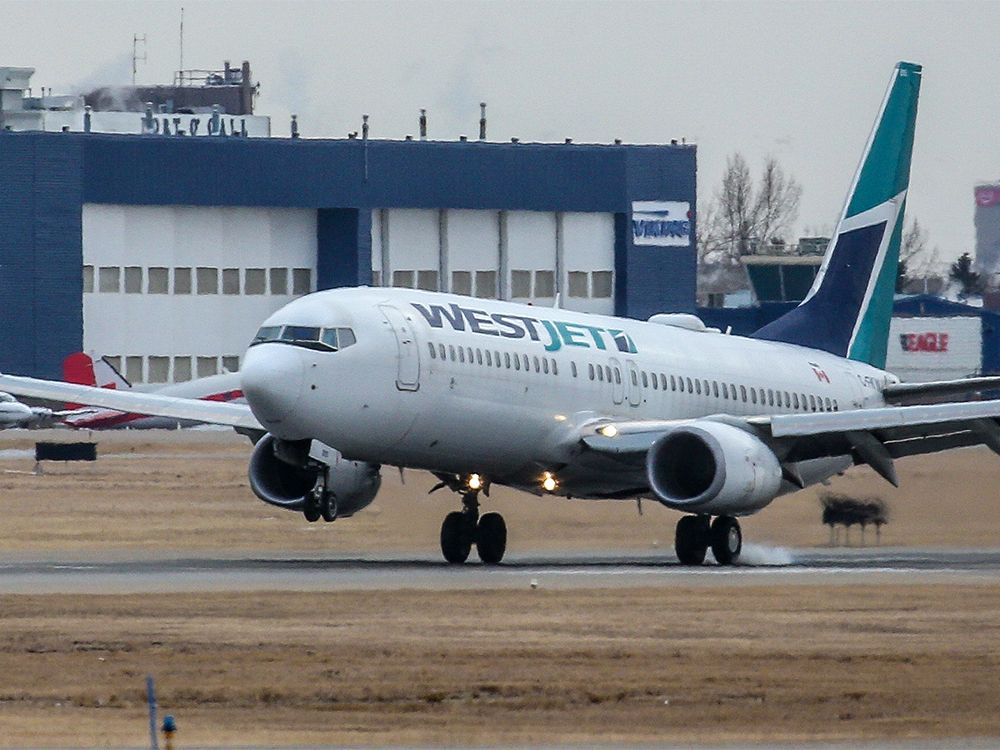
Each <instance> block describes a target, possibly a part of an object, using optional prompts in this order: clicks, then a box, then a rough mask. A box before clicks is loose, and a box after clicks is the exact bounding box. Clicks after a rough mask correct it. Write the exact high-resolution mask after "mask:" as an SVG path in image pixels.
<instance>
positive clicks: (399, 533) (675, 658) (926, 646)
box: [0, 431, 1000, 747]
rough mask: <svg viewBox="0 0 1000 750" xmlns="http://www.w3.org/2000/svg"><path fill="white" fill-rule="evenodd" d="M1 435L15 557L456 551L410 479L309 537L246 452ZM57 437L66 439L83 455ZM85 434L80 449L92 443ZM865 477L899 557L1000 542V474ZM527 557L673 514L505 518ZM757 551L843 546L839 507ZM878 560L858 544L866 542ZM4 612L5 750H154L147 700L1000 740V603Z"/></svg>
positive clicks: (549, 504) (728, 593)
mask: <svg viewBox="0 0 1000 750" xmlns="http://www.w3.org/2000/svg"><path fill="white" fill-rule="evenodd" d="M39 437H42V436H41V435H39V434H36V433H14V432H11V433H6V434H3V435H0V471H2V472H3V474H2V475H0V490H2V491H0V503H2V514H3V523H2V524H0V545H2V549H3V553H2V556H6V557H8V558H25V557H38V558H44V559H53V558H55V559H74V558H83V559H87V558H94V559H106V558H133V557H142V556H147V555H151V556H161V557H171V556H182V555H212V556H227V555H232V556H238V555H243V554H248V555H249V554H260V553H265V554H286V553H287V554H295V553H313V554H329V555H331V556H339V555H348V554H352V553H358V552H361V553H378V552H385V553H386V554H389V553H397V552H406V553H416V554H420V555H435V554H436V553H437V535H438V528H439V524H440V521H441V519H442V517H443V516H444V514H445V513H446V512H447V511H448V510H451V509H453V508H454V507H456V499H455V498H454V496H450V495H448V494H447V493H444V492H441V493H437V494H435V495H431V496H428V495H427V490H428V489H429V487H430V486H431V485H432V483H433V480H432V479H431V478H429V477H428V476H426V475H423V474H419V473H412V474H408V475H407V477H406V483H405V485H404V484H401V483H400V480H399V476H398V474H396V473H395V472H393V471H387V472H386V474H385V484H384V490H383V492H382V494H381V495H380V496H379V498H378V499H377V500H376V502H375V503H374V504H373V506H371V507H370V508H369V509H367V510H365V511H364V512H362V513H360V514H359V515H358V516H357V517H355V518H353V519H349V520H345V521H342V522H337V523H334V524H323V523H322V522H320V523H316V524H308V523H306V522H305V521H304V520H303V519H302V518H301V517H299V516H297V515H296V514H292V513H286V512H282V511H278V510H277V509H272V508H269V507H267V506H265V505H263V504H261V503H260V502H258V501H257V500H256V499H254V498H253V497H252V495H251V494H250V491H249V488H248V486H247V481H246V477H245V470H246V458H247V456H248V454H249V444H248V443H247V442H246V441H245V440H244V439H242V438H237V437H235V436H233V435H231V434H229V433H225V432H213V431H188V432H182V433H174V434H148V433H147V434H143V433H138V434H135V433H133V434H129V433H114V434H108V433H106V434H101V435H99V436H98V439H99V442H100V455H101V457H100V459H99V460H98V461H97V462H96V463H94V464H90V465H73V464H66V465H61V464H47V465H46V466H45V467H44V471H43V473H42V474H41V475H33V474H32V473H30V472H31V469H32V466H33V461H32V460H31V458H30V457H28V456H27V455H26V454H25V453H24V451H25V450H26V449H28V448H30V447H31V446H32V445H33V442H34V440H35V439H37V438H39ZM58 437H60V438H62V439H66V437H67V435H66V433H60V434H59V435H58ZM76 437H77V438H79V437H80V436H76ZM899 469H900V476H901V479H902V484H903V486H902V489H900V490H894V489H893V488H891V487H889V486H888V485H886V484H885V483H884V482H882V481H881V480H879V479H878V478H877V477H875V476H874V475H872V474H871V472H869V471H867V470H864V469H862V470H855V471H853V472H851V473H849V474H848V475H847V476H845V477H842V478H838V479H836V480H835V481H834V482H833V483H832V485H831V487H830V488H829V489H830V490H832V491H836V492H841V493H847V494H852V495H855V496H861V497H864V496H869V495H874V496H879V497H882V498H884V499H885V500H886V501H887V502H888V503H889V505H890V509H891V520H890V523H889V525H888V526H887V527H886V529H885V531H884V533H883V543H885V544H891V545H902V546H906V545H933V546H943V547H961V546H985V547H995V546H997V542H996V538H997V535H996V529H997V528H998V523H997V521H998V520H1000V510H998V506H1000V503H998V502H997V499H996V497H995V494H996V491H995V488H996V487H997V486H998V485H1000V482H998V480H1000V459H998V458H996V457H994V456H993V455H992V454H990V453H988V452H986V451H980V450H966V451H959V452H954V453H951V454H946V455H944V456H936V457H931V458H916V459H907V460H904V461H902V462H900V464H899ZM486 506H487V507H489V508H490V509H497V510H500V511H501V512H503V513H504V514H505V516H506V518H507V521H508V524H509V526H510V549H511V550H512V551H515V552H519V551H520V552H535V551H545V550H584V551H585V550H622V551H627V550H649V549H652V548H654V547H655V548H658V549H662V550H663V553H664V557H665V558H668V559H672V553H671V551H670V541H671V539H672V535H673V524H674V522H675V520H676V514H674V513H672V512H669V511H667V510H665V509H663V508H661V507H657V506H656V504H655V503H646V504H645V506H644V510H645V513H644V515H643V516H641V517H640V516H639V515H638V514H637V512H636V508H635V505H634V504H632V503H613V502H597V503H592V502H585V501H564V500H558V499H552V498H547V499H538V498H535V497H531V496H526V495H523V494H519V493H514V492H511V491H506V490H503V489H502V488H499V489H497V490H496V491H495V492H494V493H493V497H492V498H491V499H490V500H488V501H486ZM745 529H746V536H747V537H748V539H750V540H752V541H755V542H760V543H767V544H773V545H778V546H816V545H824V544H826V543H827V540H828V532H827V530H826V528H825V527H823V526H822V525H821V524H820V505H819V500H818V492H817V491H814V490H813V491H808V492H802V493H799V494H798V495H795V496H792V497H787V498H782V499H779V500H778V501H776V502H775V503H774V505H773V506H772V507H770V508H768V509H766V510H765V511H764V512H763V513H761V514H759V515H758V516H756V517H754V518H752V519H749V520H748V521H747V522H746V523H745ZM855 541H857V539H855ZM399 586H400V589H399V590H397V591H366V592H346V591H344V592H334V593H330V592H325V593H304V592H274V591H271V592H268V591H261V592H254V593H250V594H234V593H225V592H222V593H202V594H169V595H160V596H154V595H139V594H128V595H104V596H82V595H74V594H72V593H67V594H51V595H45V596H30V595H7V596H0V747H42V746H48V747H53V746H122V745H131V746H138V745H141V744H142V743H143V742H144V741H145V732H146V725H145V720H144V706H143V696H142V688H143V679H144V676H145V675H146V674H147V673H154V674H155V675H156V676H157V679H158V684H159V689H160V702H161V706H162V709H163V710H164V711H167V712H172V713H174V714H175V715H176V716H177V718H178V722H179V725H180V733H179V739H180V740H181V743H180V746H191V745H196V744H202V745H206V744H207V745H211V744H230V745H252V744H258V743H273V744H279V745H282V744H293V743H299V744H318V743H351V744H375V745H379V744H410V743H417V744H420V743H424V744H427V743H429V744H438V743H446V744H490V743H503V742H507V743H511V742H524V743H528V742H541V741H549V742H552V741H558V742H573V741H585V740H595V741H607V742H614V741H639V740H648V741H654V740H660V741H664V740H669V741H675V742H686V741H689V740H690V741H695V740H698V741H707V740H736V739H755V738H762V739H763V738H775V739H793V740H794V739H796V738H805V737H811V738H817V737H819V738H862V737H900V738H907V737H935V736H954V737H959V736H984V735H985V736H997V735H1000V718H998V714H997V712H996V710H995V708H996V706H998V705H1000V680H998V679H997V675H998V674H1000V656H998V650H997V648H996V644H997V643H998V642H1000V581H995V582H994V581H988V580H987V581H983V582H980V583H978V584H975V585H973V584H969V585H957V584H954V583H951V584H935V585H930V584H924V583H920V582H919V579H915V580H914V582H913V583H910V584H890V583H871V584H866V585H861V586H858V587H855V588H849V587H840V586H832V585H826V586H808V585H792V584H789V585H778V584H775V585H773V586H768V587H762V588H754V587H750V586H748V585H746V584H744V585H741V586H735V587H731V586H726V585H719V586H712V587H699V588H696V589H683V588H677V589H672V588H667V587H658V588H650V589H635V588H624V589H592V590H587V589H582V590H580V589H576V590H547V589H546V588H544V587H543V588H542V589H539V590H537V591H532V590H530V589H525V590H523V591H521V590H504V591H499V590H491V591H445V592H428V591H421V592H417V591H412V590H406V581H405V580H402V581H400V584H399Z"/></svg>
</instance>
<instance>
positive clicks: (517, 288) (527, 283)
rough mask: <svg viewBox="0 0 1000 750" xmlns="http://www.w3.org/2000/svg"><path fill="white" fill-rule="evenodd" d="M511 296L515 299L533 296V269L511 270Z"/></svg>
mask: <svg viewBox="0 0 1000 750" xmlns="http://www.w3.org/2000/svg"><path fill="white" fill-rule="evenodd" d="M510 296H511V297H512V298H514V299H518V298H521V299H526V298H528V297H530V296H531V271H511V272H510Z"/></svg>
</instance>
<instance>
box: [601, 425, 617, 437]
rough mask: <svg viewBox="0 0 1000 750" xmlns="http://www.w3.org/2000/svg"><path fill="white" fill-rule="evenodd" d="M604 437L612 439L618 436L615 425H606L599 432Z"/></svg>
mask: <svg viewBox="0 0 1000 750" xmlns="http://www.w3.org/2000/svg"><path fill="white" fill-rule="evenodd" d="M598 432H599V433H601V434H602V435H604V437H609V438H612V437H614V436H615V435H617V434H618V428H617V427H615V426H614V425H613V424H606V425H604V426H603V427H601V428H600V429H599V430H598Z"/></svg>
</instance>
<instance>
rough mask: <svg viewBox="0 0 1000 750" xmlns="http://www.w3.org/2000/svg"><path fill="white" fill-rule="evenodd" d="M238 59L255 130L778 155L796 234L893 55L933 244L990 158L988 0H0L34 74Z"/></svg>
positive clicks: (150, 69) (825, 207)
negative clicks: (142, 39)
mask: <svg viewBox="0 0 1000 750" xmlns="http://www.w3.org/2000/svg"><path fill="white" fill-rule="evenodd" d="M182 6H183V7H184V8H185V11H184V19H185V25H184V66H185V68H217V67H221V66H222V61H223V60H225V59H228V60H231V61H232V62H233V63H234V64H238V63H239V61H241V60H244V59H246V60H250V62H251V64H252V66H253V72H254V77H255V78H256V79H257V80H258V81H260V83H261V97H260V99H259V100H258V112H259V113H261V114H269V115H271V116H272V117H273V122H272V129H273V132H274V133H275V134H276V135H286V134H287V133H288V115H289V113H291V112H296V113H298V114H299V118H300V122H301V129H302V132H303V134H304V135H306V136H343V135H344V134H346V133H347V132H348V131H351V130H357V129H359V127H360V119H361V114H362V113H363V112H367V113H369V114H370V115H371V118H372V119H371V122H372V135H373V136H374V137H394V138H395V137H402V136H403V135H405V134H408V133H415V132H416V128H417V124H416V122H417V116H418V110H419V109H420V108H421V107H426V108H427V110H428V117H429V120H430V135H431V137H434V138H442V139H450V138H456V137H457V136H458V135H459V134H467V135H469V136H471V137H475V135H476V134H477V129H478V125H477V123H478V118H479V111H478V103H479V101H480V100H485V101H486V102H488V104H489V112H488V116H489V121H490V124H489V136H490V139H491V140H507V139H509V138H510V137H511V136H518V137H520V138H521V139H522V140H543V141H548V140H553V141H554V140H559V141H561V140H562V139H563V138H565V137H572V138H574V140H576V141H594V142H610V141H612V140H613V139H614V138H622V139H624V140H625V141H626V142H632V143H664V142H668V141H669V140H670V139H671V138H687V140H688V142H694V143H697V145H698V183H699V186H698V187H699V195H700V197H701V200H704V199H705V198H707V197H709V196H710V195H711V194H712V192H714V190H715V189H716V186H717V185H718V183H719V179H720V177H721V174H722V170H723V167H724V165H725V159H726V156H727V155H729V154H732V153H733V152H736V151H740V152H742V153H743V154H744V155H745V156H746V157H747V158H748V160H749V161H750V162H751V164H753V165H755V166H759V164H760V163H761V161H762V160H763V159H764V158H765V156H767V155H769V154H773V155H775V156H777V157H778V158H779V160H780V161H781V163H782V164H783V165H784V166H785V168H786V169H787V171H788V172H790V173H791V174H792V175H793V176H794V177H795V178H796V179H797V180H798V181H799V182H800V183H801V185H802V188H803V196H802V204H801V211H800V216H799V222H798V227H797V229H798V230H799V233H802V234H810V233H823V232H829V231H830V230H831V228H832V225H833V223H834V222H835V220H836V218H837V215H838V213H839V211H840V209H841V205H842V202H843V199H844V193H845V191H846V190H847V187H848V185H849V182H850V178H851V175H852V174H853V171H854V169H855V167H856V165H857V161H858V158H859V156H860V152H861V149H862V148H863V146H864V143H865V139H866V137H867V135H868V131H869V129H870V127H871V123H872V120H873V118H874V116H875V114H876V110H877V108H878V105H879V103H880V101H881V97H882V95H883V93H884V90H885V87H886V84H887V82H888V80H889V75H890V73H891V70H892V66H893V65H894V64H895V63H896V62H897V61H898V60H912V61H914V62H919V63H922V64H923V65H924V82H923V87H922V90H921V99H920V113H919V117H918V121H917V140H916V145H915V153H914V159H913V172H912V175H911V179H910V199H909V204H908V214H909V215H910V216H916V217H917V218H918V219H919V220H920V223H921V224H922V225H924V226H925V228H926V229H927V231H928V233H929V237H930V241H931V243H932V244H933V245H937V246H939V247H940V250H941V255H942V257H943V258H950V257H954V256H956V255H958V254H960V253H961V252H963V251H966V250H968V251H973V250H974V231H973V223H972V217H973V208H974V204H973V185H974V184H975V183H976V182H977V181H983V180H995V179H998V178H1000V58H998V53H1000V3H998V2H954V3H945V2H878V3H862V2H835V3H822V2H794V3H784V2H745V3H722V2H720V3H704V2H697V3H696V2H684V3H678V2H660V3H646V2H600V3H599V2H569V3H567V2H532V3H527V2H470V1H468V0H467V1H465V2H460V3H444V2H427V3H419V2H391V3H374V2H364V3H348V2H220V1H218V0H213V1H212V2H207V1H199V2H193V1H192V0H185V2H173V1H172V0H171V1H166V0H164V1H162V2H91V1H80V2H46V1H45V0H34V1H32V2H7V1H6V0H0V9H2V10H3V18H4V21H3V24H2V27H0V28H2V31H0V39H2V44H0V50H2V59H0V65H22V66H30V67H34V68H35V69H36V74H35V77H34V79H33V85H34V86H35V87H36V90H37V87H39V86H46V87H52V88H53V89H54V93H60V92H63V93H65V92H69V91H72V90H80V89H82V88H84V87H87V86H89V85H91V84H127V83H128V82H129V81H130V79H131V57H132V35H133V34H134V33H144V34H146V36H147V38H148V44H147V57H148V59H147V61H146V62H144V63H143V62H140V63H139V74H138V81H139V82H140V83H168V82H170V81H171V79H172V75H173V71H174V70H176V69H177V67H178V64H179V44H178V36H179V35H178V31H179V22H180V15H181V12H180V11H181V7H182Z"/></svg>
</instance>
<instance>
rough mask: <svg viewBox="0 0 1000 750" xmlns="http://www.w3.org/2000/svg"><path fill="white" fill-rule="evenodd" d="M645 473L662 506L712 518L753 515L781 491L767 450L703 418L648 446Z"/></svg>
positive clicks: (729, 427)
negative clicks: (715, 516)
mask: <svg viewBox="0 0 1000 750" xmlns="http://www.w3.org/2000/svg"><path fill="white" fill-rule="evenodd" d="M646 475H647V478H648V480H649V486H650V487H651V488H652V490H653V492H654V493H656V497H657V499H659V501H660V502H661V503H663V504H664V505H666V506H668V507H670V508H674V509H676V510H683V511H687V512H690V513H708V514H712V515H721V514H725V515H748V514H750V513H754V512H756V511H758V510H760V509H761V508H763V507H764V506H765V505H767V504H768V503H770V502H771V501H772V500H773V499H774V498H775V497H776V496H777V495H778V491H779V488H780V487H781V464H780V462H779V461H778V458H777V456H775V455H774V453H773V452H772V451H771V449H770V448H768V447H767V446H766V445H765V444H764V443H763V442H762V441H761V440H759V439H758V438H757V437H755V436H754V435H751V434H750V433H748V432H744V431H743V430H741V429H739V428H738V427H733V426H732V425H728V424H723V423H721V422H711V421H708V420H702V421H698V422H693V423H692V424H689V425H685V426H683V427H678V428H677V429H675V430H672V431H671V432H669V433H667V434H666V435H664V436H663V437H661V438H660V439H659V440H657V441H656V442H655V443H653V446H652V447H651V448H650V449H649V452H648V453H647V454H646Z"/></svg>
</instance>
